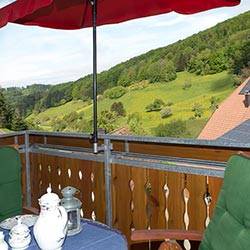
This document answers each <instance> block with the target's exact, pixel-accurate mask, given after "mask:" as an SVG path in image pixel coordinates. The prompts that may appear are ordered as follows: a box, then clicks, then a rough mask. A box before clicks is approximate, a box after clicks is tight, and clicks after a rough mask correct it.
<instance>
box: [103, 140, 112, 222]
mask: <svg viewBox="0 0 250 250" xmlns="http://www.w3.org/2000/svg"><path fill="white" fill-rule="evenodd" d="M111 150H112V144H111V143H110V139H104V169H105V170H104V171H105V194H106V224H107V225H108V226H110V227H112V186H111V184H112V183H111V166H110V165H111V164H110V156H111Z"/></svg>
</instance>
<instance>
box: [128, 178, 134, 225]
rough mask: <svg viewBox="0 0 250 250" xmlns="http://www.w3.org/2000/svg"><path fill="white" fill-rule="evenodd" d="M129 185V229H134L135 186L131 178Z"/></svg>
mask: <svg viewBox="0 0 250 250" xmlns="http://www.w3.org/2000/svg"><path fill="white" fill-rule="evenodd" d="M129 187H130V192H131V201H130V210H131V223H130V230H135V225H134V208H135V205H134V188H135V183H134V181H133V179H131V180H130V181H129Z"/></svg>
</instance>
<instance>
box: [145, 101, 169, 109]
mask: <svg viewBox="0 0 250 250" xmlns="http://www.w3.org/2000/svg"><path fill="white" fill-rule="evenodd" d="M164 105H165V103H164V102H163V101H162V100H161V99H155V100H154V102H153V103H151V104H149V105H147V106H146V111H147V112H152V111H160V110H161V109H162V108H163V107H164Z"/></svg>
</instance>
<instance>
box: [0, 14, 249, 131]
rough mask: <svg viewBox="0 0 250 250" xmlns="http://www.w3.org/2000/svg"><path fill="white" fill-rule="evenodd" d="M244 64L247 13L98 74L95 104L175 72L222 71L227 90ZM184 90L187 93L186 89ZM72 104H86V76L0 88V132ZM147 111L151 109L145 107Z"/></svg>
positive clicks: (89, 94)
mask: <svg viewBox="0 0 250 250" xmlns="http://www.w3.org/2000/svg"><path fill="white" fill-rule="evenodd" d="M249 58H250V12H249V11H248V12H246V13H243V14H241V15H239V16H236V17H234V18H231V19H228V20H226V21H224V22H222V23H219V24H217V25H216V26H214V27H212V28H210V29H207V30H205V31H202V32H199V33H197V34H194V35H192V36H190V37H188V38H186V39H184V40H179V41H178V42H176V43H173V44H171V45H168V46H166V47H162V48H158V49H155V50H151V51H149V52H147V53H145V54H142V55H140V56H137V57H134V58H131V59H130V60H128V61H126V62H122V63H120V64H118V65H116V66H114V67H112V68H110V69H109V70H107V71H103V72H101V73H100V74H98V78H97V79H98V88H97V89H98V95H99V97H100V98H101V97H103V98H110V99H118V98H119V97H121V96H122V95H124V94H125V93H126V91H127V89H128V88H134V87H135V86H136V88H143V85H144V84H150V85H153V84H155V83H164V84H168V83H169V82H171V81H174V80H175V79H176V78H177V76H178V73H179V72H189V73H192V74H195V75H198V76H206V75H213V74H218V73H220V72H223V71H227V72H229V74H231V78H232V79H233V84H234V85H235V86H237V85H238V84H240V83H241V82H242V81H243V80H244V79H245V78H246V77H248V76H249V75H250V59H249ZM185 87H186V88H188V87H189V86H188V83H187V85H186V86H185ZM72 100H76V101H77V100H81V101H83V102H86V103H91V101H92V75H87V76H84V77H82V78H80V79H78V80H77V81H75V82H66V83H61V84H57V85H53V86H52V85H48V84H46V83H44V84H36V83H34V84H33V85H30V86H27V87H21V88H20V87H11V88H7V89H4V88H2V89H0V127H3V128H8V129H11V130H14V131H18V130H23V129H27V128H37V127H36V125H35V124H32V123H29V122H27V120H25V118H26V117H28V116H29V115H31V114H38V113H40V112H42V111H44V110H47V109H48V108H51V107H58V106H60V105H63V104H66V103H68V102H70V101H72ZM158 101H159V100H158ZM117 103H119V102H117ZM158 104H159V103H158ZM158 104H157V105H158ZM117 105H118V106H117ZM119 105H120V104H116V106H115V107H113V110H118V112H123V113H124V111H123V110H122V107H121V106H119ZM152 105H153V104H152ZM151 108H154V107H148V109H151ZM162 112H163V113H164V111H162ZM168 112H171V110H170V109H169V107H168V109H165V115H166V116H169V115H171V114H169V113H168ZM106 115H110V114H106ZM104 116H105V114H104Z"/></svg>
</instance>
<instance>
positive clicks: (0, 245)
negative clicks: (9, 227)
mask: <svg viewBox="0 0 250 250" xmlns="http://www.w3.org/2000/svg"><path fill="white" fill-rule="evenodd" d="M8 248H9V247H8V244H7V243H6V241H5V240H4V234H3V232H2V231H0V249H1V250H8Z"/></svg>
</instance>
